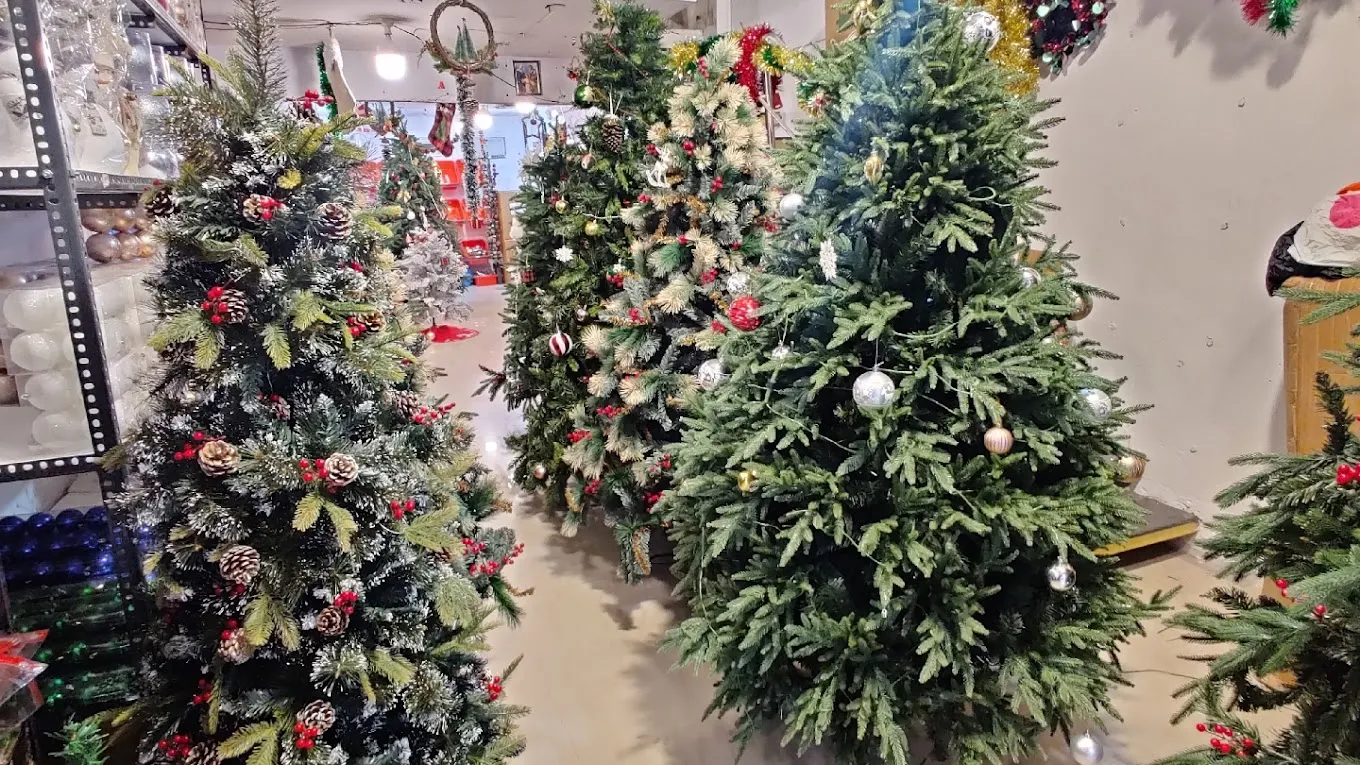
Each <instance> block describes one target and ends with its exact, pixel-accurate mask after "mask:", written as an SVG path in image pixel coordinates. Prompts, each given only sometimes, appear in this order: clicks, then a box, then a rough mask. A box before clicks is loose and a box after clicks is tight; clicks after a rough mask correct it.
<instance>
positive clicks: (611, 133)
mask: <svg viewBox="0 0 1360 765" xmlns="http://www.w3.org/2000/svg"><path fill="white" fill-rule="evenodd" d="M626 132H627V131H625V130H624V128H623V120H621V119H619V117H618V115H616V114H611V115H609V116H608V117H605V118H604V121H602V122H601V123H600V135H601V137H603V138H604V145H605V148H607V149H609V150H610V151H612V152H614V153H616V154H617V153H618V152H621V151H623V139H624V134H625V133H626Z"/></svg>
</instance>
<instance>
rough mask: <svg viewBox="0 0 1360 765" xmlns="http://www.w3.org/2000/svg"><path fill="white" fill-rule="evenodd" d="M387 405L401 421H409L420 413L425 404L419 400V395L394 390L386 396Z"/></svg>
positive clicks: (407, 391)
mask: <svg viewBox="0 0 1360 765" xmlns="http://www.w3.org/2000/svg"><path fill="white" fill-rule="evenodd" d="M387 403H388V404H389V405H390V406H391V407H392V409H393V410H395V411H396V412H397V414H399V415H401V417H402V419H406V420H409V419H411V418H412V417H414V416H415V415H416V412H418V411H420V409H421V407H423V406H425V403H424V402H423V401H422V400H421V397H420V394H419V393H415V392H412V391H409V390H394V391H391V392H389V393H388V394H387Z"/></svg>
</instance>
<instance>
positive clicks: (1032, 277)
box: [1020, 266, 1044, 288]
mask: <svg viewBox="0 0 1360 765" xmlns="http://www.w3.org/2000/svg"><path fill="white" fill-rule="evenodd" d="M1043 280H1044V277H1043V275H1042V274H1040V273H1039V272H1038V271H1036V270H1035V269H1033V268H1030V267H1029V266H1025V267H1024V268H1022V269H1020V286H1022V287H1025V288H1029V287H1033V286H1034V285H1036V284H1038V283H1039V282H1041V281H1043Z"/></svg>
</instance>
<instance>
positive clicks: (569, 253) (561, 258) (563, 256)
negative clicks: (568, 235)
mask: <svg viewBox="0 0 1360 765" xmlns="http://www.w3.org/2000/svg"><path fill="white" fill-rule="evenodd" d="M553 257H554V258H557V260H558V262H559V263H570V262H571V259H572V258H574V257H576V251H575V250H573V249H571V248H570V247H567V246H566V245H563V246H561V247H558V248H557V249H556V250H554V251H553Z"/></svg>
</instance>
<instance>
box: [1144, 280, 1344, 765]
mask: <svg viewBox="0 0 1360 765" xmlns="http://www.w3.org/2000/svg"><path fill="white" fill-rule="evenodd" d="M1290 292H1292V294H1288V296H1289V297H1291V298H1294V299H1305V300H1313V301H1316V302H1322V303H1323V306H1322V307H1321V309H1320V310H1319V311H1318V312H1316V313H1315V318H1326V317H1329V316H1335V315H1338V314H1340V313H1342V312H1344V311H1348V310H1350V309H1352V308H1354V307H1355V306H1356V304H1357V302H1360V296H1357V295H1355V294H1345V293H1340V294H1338V293H1333V292H1315V291H1310V290H1292V291H1286V293H1290ZM1332 357H1333V358H1334V359H1335V360H1336V361H1337V362H1338V363H1340V364H1341V365H1342V366H1343V368H1344V369H1346V370H1347V371H1348V372H1349V373H1351V374H1355V373H1357V372H1360V346H1357V345H1355V344H1351V346H1350V348H1349V351H1348V353H1346V354H1333V355H1332ZM1317 387H1318V398H1319V401H1320V404H1321V406H1322V408H1323V410H1324V411H1326V412H1327V413H1328V414H1329V415H1330V417H1331V424H1330V425H1329V426H1328V428H1327V434H1328V437H1327V444H1326V446H1324V447H1323V449H1322V450H1321V451H1319V452H1318V453H1316V454H1305V455H1294V454H1250V455H1247V456H1245V457H1240V458H1238V459H1237V460H1234V464H1236V465H1251V466H1255V467H1257V468H1259V472H1257V473H1256V474H1255V475H1252V476H1250V477H1248V478H1244V479H1242V480H1241V481H1238V482H1237V483H1235V484H1234V485H1232V486H1231V487H1229V488H1228V489H1226V490H1225V491H1223V492H1222V493H1220V494H1219V495H1218V497H1217V500H1218V503H1219V505H1220V506H1221V507H1223V508H1224V509H1225V510H1228V509H1231V508H1234V507H1237V506H1238V505H1239V504H1241V503H1242V502H1251V503H1252V504H1251V506H1250V507H1249V508H1248V509H1247V510H1246V512H1241V513H1233V514H1227V515H1222V516H1219V517H1218V518H1217V519H1215V521H1214V522H1213V524H1211V527H1210V528H1211V529H1212V531H1213V532H1214V533H1213V535H1212V536H1209V537H1207V538H1206V539H1205V540H1204V541H1202V542H1201V545H1202V546H1203V547H1204V549H1205V550H1206V551H1207V552H1208V557H1209V558H1210V559H1217V560H1222V561H1225V562H1226V565H1225V567H1224V570H1223V573H1224V574H1226V575H1229V576H1232V577H1233V578H1234V579H1238V580H1240V579H1242V578H1243V577H1247V576H1265V577H1270V578H1274V579H1275V584H1276V586H1278V587H1279V588H1280V589H1281V590H1283V591H1284V593H1285V595H1286V597H1287V602H1281V601H1277V600H1275V599H1273V598H1268V597H1253V596H1252V595H1250V594H1248V593H1246V592H1244V591H1242V590H1241V589H1238V588H1227V587H1222V588H1216V589H1215V590H1213V592H1211V593H1210V598H1212V600H1213V601H1214V602H1215V603H1216V604H1217V606H1218V607H1217V608H1213V607H1206V606H1201V605H1195V604H1192V605H1190V606H1189V607H1187V608H1186V610H1184V611H1181V612H1180V613H1177V614H1175V615H1174V616H1173V617H1172V618H1171V619H1170V620H1169V622H1170V624H1171V625H1173V626H1175V627H1179V628H1181V629H1183V630H1186V635H1185V636H1184V637H1185V639H1187V640H1190V641H1192V642H1194V643H1197V644H1201V645H1204V646H1206V647H1207V648H1208V649H1209V650H1207V651H1206V653H1205V655H1203V656H1202V657H1201V658H1202V659H1203V660H1204V661H1205V662H1206V663H1207V664H1208V674H1206V675H1205V676H1204V677H1203V678H1200V679H1198V680H1196V681H1195V682H1193V683H1190V684H1188V685H1186V686H1185V687H1184V688H1182V689H1181V690H1180V692H1179V693H1178V694H1177V695H1178V696H1187V697H1189V703H1188V704H1187V705H1186V706H1185V708H1184V709H1182V710H1181V712H1180V714H1178V715H1177V720H1178V721H1180V720H1184V719H1185V718H1187V717H1189V716H1191V715H1192V714H1193V715H1196V716H1199V719H1198V720H1197V721H1196V723H1195V725H1196V727H1197V728H1198V729H1199V731H1200V732H1201V733H1203V734H1204V739H1205V741H1204V743H1205V745H1204V746H1202V747H1199V748H1197V749H1195V750H1192V751H1188V752H1183V753H1181V754H1178V755H1176V756H1174V757H1169V758H1167V759H1165V760H1163V761H1162V763H1163V764H1164V765H1213V764H1214V763H1226V762H1241V761H1243V760H1246V761H1248V762H1253V763H1262V764H1263V765H1297V764H1300V763H1305V762H1306V763H1310V765H1356V763H1360V725H1357V719H1360V718H1358V717H1357V714H1360V711H1358V710H1360V670H1357V669H1356V667H1357V666H1360V662H1358V661H1357V659H1360V494H1357V489H1360V465H1357V464H1356V463H1357V461H1360V439H1357V438H1356V436H1355V434H1354V433H1352V432H1351V430H1350V426H1351V424H1352V423H1353V422H1355V418H1354V415H1353V414H1352V413H1351V412H1349V411H1347V409H1346V394H1347V393H1352V392H1354V390H1355V389H1354V388H1343V387H1341V386H1339V385H1337V384H1336V383H1335V382H1333V381H1332V380H1331V378H1330V377H1328V376H1327V375H1326V374H1319V375H1318V380H1317ZM1280 708H1292V709H1293V710H1294V718H1293V720H1292V721H1291V723H1290V724H1289V726H1288V727H1287V728H1285V729H1284V730H1283V731H1280V732H1276V733H1271V734H1269V735H1263V734H1262V732H1261V731H1260V730H1259V729H1258V728H1257V727H1256V726H1255V725H1254V724H1253V723H1252V722H1251V721H1250V720H1248V719H1244V718H1243V717H1242V716H1241V714H1242V713H1250V712H1258V711H1261V710H1268V709H1280Z"/></svg>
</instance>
